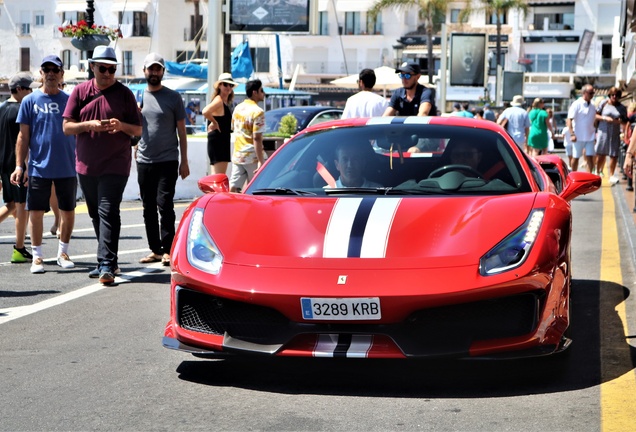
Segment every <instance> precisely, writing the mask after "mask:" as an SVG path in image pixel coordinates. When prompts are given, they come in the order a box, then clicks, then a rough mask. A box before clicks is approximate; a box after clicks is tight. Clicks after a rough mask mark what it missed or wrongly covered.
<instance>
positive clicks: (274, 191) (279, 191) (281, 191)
mask: <svg viewBox="0 0 636 432" xmlns="http://www.w3.org/2000/svg"><path fill="white" fill-rule="evenodd" d="M251 194H252V195H316V194H315V193H314V192H309V191H306V190H302V189H290V188H281V187H279V188H265V189H257V190H255V191H253V192H251Z"/></svg>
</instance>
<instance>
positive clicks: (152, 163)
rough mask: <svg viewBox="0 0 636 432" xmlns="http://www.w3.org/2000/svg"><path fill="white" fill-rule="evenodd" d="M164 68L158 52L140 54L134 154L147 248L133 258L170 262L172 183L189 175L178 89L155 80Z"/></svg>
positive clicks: (183, 121)
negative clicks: (139, 126)
mask: <svg viewBox="0 0 636 432" xmlns="http://www.w3.org/2000/svg"><path fill="white" fill-rule="evenodd" d="M164 71H165V62H164V60H163V58H162V57H161V56H159V55H158V54H156V53H150V54H148V55H147V56H146V59H145V60H144V75H145V76H146V81H147V82H148V89H147V90H146V91H145V92H144V95H143V99H142V102H141V115H142V117H143V132H142V135H141V140H140V141H139V144H138V145H137V150H136V152H135V159H136V161H137V174H138V176H137V180H138V182H139V193H140V195H141V201H142V203H143V207H144V212H143V215H144V223H145V225H146V236H147V237H148V247H149V248H150V251H151V253H150V254H149V255H148V256H145V257H143V258H142V259H140V260H139V262H140V263H153V262H159V261H161V262H162V263H163V264H164V265H170V247H171V246H172V241H173V240H174V234H175V226H174V225H175V220H176V216H175V212H174V192H175V187H176V184H177V178H178V177H179V176H181V178H182V179H185V178H186V177H187V176H188V175H190V168H189V167H188V142H187V135H186V126H185V117H186V113H185V108H184V106H183V100H182V99H181V95H179V93H177V92H176V91H174V90H171V89H169V88H167V87H164V86H163V85H162V84H161V80H162V79H163V74H164ZM175 131H176V132H175ZM179 160H181V162H180V163H179ZM157 210H158V211H159V217H160V219H159V217H158V215H157ZM160 223H161V228H160V227H159V224H160Z"/></svg>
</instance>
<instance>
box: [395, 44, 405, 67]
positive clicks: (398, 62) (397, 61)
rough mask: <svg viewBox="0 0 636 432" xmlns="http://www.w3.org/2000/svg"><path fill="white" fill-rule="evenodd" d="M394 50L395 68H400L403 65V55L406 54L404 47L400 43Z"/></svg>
mask: <svg viewBox="0 0 636 432" xmlns="http://www.w3.org/2000/svg"><path fill="white" fill-rule="evenodd" d="M393 50H394V51H395V68H396V69H397V68H399V67H400V65H401V64H402V55H403V53H404V45H402V44H401V43H398V44H397V45H393Z"/></svg>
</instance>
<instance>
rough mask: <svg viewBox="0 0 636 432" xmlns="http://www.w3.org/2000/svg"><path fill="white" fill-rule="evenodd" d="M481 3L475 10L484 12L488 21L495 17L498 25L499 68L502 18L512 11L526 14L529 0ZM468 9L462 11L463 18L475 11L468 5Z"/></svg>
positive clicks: (494, 0) (487, 1)
mask: <svg viewBox="0 0 636 432" xmlns="http://www.w3.org/2000/svg"><path fill="white" fill-rule="evenodd" d="M477 1H478V2H479V3H481V6H480V7H477V8H474V9H475V10H480V11H483V12H484V13H485V14H486V19H488V17H489V16H492V15H494V16H495V19H496V25H497V49H496V54H497V66H500V65H501V18H502V17H503V16H505V15H507V14H508V12H509V11H511V10H518V11H521V12H523V13H524V14H526V13H527V12H528V3H527V0H477ZM467 6H468V7H467V8H466V9H464V10H462V13H461V14H460V16H461V17H464V16H465V17H467V16H469V15H470V14H471V12H472V11H473V8H472V7H471V5H470V4H469V3H468V4H467Z"/></svg>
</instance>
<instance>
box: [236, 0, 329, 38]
mask: <svg viewBox="0 0 636 432" xmlns="http://www.w3.org/2000/svg"><path fill="white" fill-rule="evenodd" d="M311 1H312V0H231V1H230V2H229V14H228V25H227V30H228V31H229V32H230V33H260V32H273V33H305V34H308V33H309V32H310V30H311V29H310V8H311ZM313 1H317V0H313Z"/></svg>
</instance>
